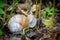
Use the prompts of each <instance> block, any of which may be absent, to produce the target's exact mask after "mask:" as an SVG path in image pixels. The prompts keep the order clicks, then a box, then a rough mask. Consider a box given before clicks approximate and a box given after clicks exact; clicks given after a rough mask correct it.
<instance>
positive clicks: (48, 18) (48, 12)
mask: <svg viewBox="0 0 60 40" xmlns="http://www.w3.org/2000/svg"><path fill="white" fill-rule="evenodd" d="M54 10H55V8H54V7H52V8H45V11H42V12H41V13H42V16H41V19H42V20H43V19H44V22H43V24H44V25H46V26H47V27H50V28H52V27H53V20H54V16H55V13H54Z"/></svg>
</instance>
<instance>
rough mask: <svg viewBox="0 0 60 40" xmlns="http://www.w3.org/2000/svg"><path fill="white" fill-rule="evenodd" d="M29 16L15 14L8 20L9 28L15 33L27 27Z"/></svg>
mask: <svg viewBox="0 0 60 40" xmlns="http://www.w3.org/2000/svg"><path fill="white" fill-rule="evenodd" d="M27 21H28V18H27V17H26V16H24V15H20V14H17V15H14V16H13V17H12V18H10V20H9V22H8V28H9V30H10V31H11V32H13V33H15V32H17V31H19V32H20V31H21V30H22V29H23V28H26V27H27V25H28V22H27Z"/></svg>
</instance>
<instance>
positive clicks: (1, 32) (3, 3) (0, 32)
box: [0, 0, 7, 36]
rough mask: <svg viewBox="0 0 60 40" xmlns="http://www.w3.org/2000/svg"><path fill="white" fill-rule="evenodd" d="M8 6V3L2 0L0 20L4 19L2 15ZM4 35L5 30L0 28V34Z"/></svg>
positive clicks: (0, 2)
mask: <svg viewBox="0 0 60 40" xmlns="http://www.w3.org/2000/svg"><path fill="white" fill-rule="evenodd" d="M5 6H7V4H6V3H5V2H4V1H3V0H0V20H2V21H3V20H4V18H3V17H1V15H2V14H3V15H4V14H5V11H4V10H3V7H5ZM1 35H3V31H2V30H1V29H0V36H1Z"/></svg>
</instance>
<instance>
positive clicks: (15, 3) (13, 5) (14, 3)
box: [7, 0, 19, 22]
mask: <svg viewBox="0 0 60 40" xmlns="http://www.w3.org/2000/svg"><path fill="white" fill-rule="evenodd" d="M16 1H17V0H15V1H14V2H13V4H12V7H13V9H12V11H11V12H10V15H9V17H8V19H7V22H8V21H9V19H10V17H11V16H12V13H13V11H14V8H15V6H16V5H17V4H18V2H19V1H17V2H16Z"/></svg>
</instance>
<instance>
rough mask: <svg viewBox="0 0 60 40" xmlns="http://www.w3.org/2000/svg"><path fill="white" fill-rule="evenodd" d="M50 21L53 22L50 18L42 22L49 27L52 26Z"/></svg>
mask: <svg viewBox="0 0 60 40" xmlns="http://www.w3.org/2000/svg"><path fill="white" fill-rule="evenodd" d="M52 23H53V22H51V21H50V20H46V21H45V22H43V24H44V25H46V26H47V27H50V28H52V27H53V25H52Z"/></svg>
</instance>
